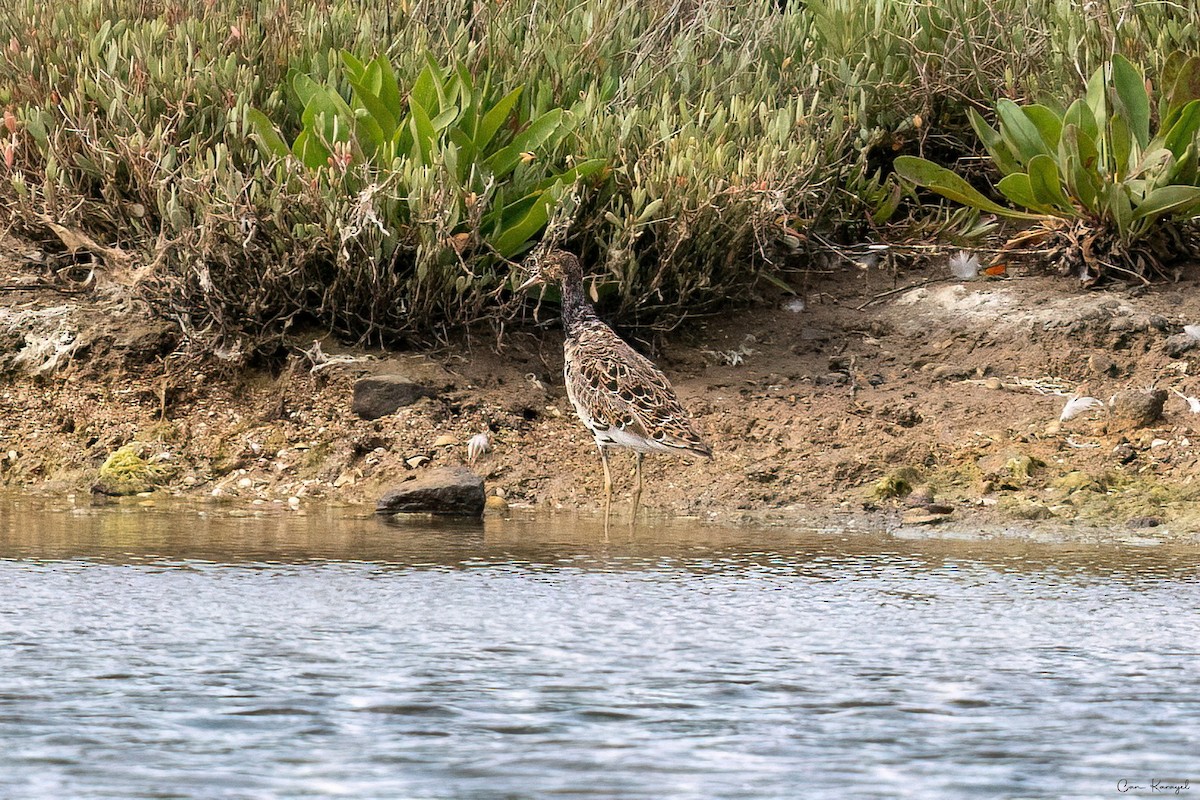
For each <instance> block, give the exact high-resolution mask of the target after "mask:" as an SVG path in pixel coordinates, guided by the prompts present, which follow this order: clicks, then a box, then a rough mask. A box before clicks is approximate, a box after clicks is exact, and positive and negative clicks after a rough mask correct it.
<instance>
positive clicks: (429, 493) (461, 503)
mask: <svg viewBox="0 0 1200 800" xmlns="http://www.w3.org/2000/svg"><path fill="white" fill-rule="evenodd" d="M485 502H486V500H485V498H484V493H483V478H481V477H479V476H478V475H476V474H475V473H474V472H471V470H469V469H466V468H464V467H441V468H439V469H434V470H430V471H429V472H428V473H426V474H425V475H422V476H421V477H419V478H412V479H409V480H407V481H405V482H404V483H401V484H400V485H399V486H396V487H394V488H392V489H390V490H388V491H387V493H385V494H384V495H383V497H381V498H379V502H378V503H376V504H375V513H377V514H404V513H408V514H442V515H446V516H458V517H478V516H481V515H482V514H483V505H484V503H485Z"/></svg>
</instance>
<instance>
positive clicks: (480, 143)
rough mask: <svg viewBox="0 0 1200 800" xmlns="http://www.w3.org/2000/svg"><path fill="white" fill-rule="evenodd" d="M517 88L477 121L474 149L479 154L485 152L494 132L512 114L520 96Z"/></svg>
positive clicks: (519, 87)
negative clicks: (476, 149)
mask: <svg viewBox="0 0 1200 800" xmlns="http://www.w3.org/2000/svg"><path fill="white" fill-rule="evenodd" d="M522 88H523V87H521V86H518V87H517V88H516V89H513V90H512V91H511V92H509V93H508V94H506V95H504V97H502V98H500V99H499V100H497V101H496V104H495V105H494V106H492V107H491V108H489V109H488V111H487V113H486V114H484V115H483V119H481V120H480V121H479V128H478V129H477V130H476V131H475V137H474V138H475V147H477V148H478V149H479V151H480V152H484V151H486V150H487V148H488V145H489V144H491V142H492V137H494V136H495V135H496V131H498V130H500V126H501V125H503V124H504V121H505V120H507V119H508V117H509V115H510V114H511V113H512V109H513V106H514V105H516V103H517V99H518V98H520V96H521V89H522Z"/></svg>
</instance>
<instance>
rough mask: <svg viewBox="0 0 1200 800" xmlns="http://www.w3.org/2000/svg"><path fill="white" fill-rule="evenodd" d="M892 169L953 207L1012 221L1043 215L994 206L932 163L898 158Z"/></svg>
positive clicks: (921, 159) (920, 159) (1038, 217)
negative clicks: (963, 206)
mask: <svg viewBox="0 0 1200 800" xmlns="http://www.w3.org/2000/svg"><path fill="white" fill-rule="evenodd" d="M892 166H893V168H894V169H895V170H896V174H897V175H899V176H900V177H901V178H904V179H905V180H907V181H910V182H912V183H915V184H917V185H918V186H924V187H925V188H927V189H931V190H932V191H934V192H937V193H938V194H940V195H941V196H942V197H945V198H948V199H950V200H953V201H955V202H956V203H962V204H963V205H967V206H971V207H972V208H978V209H979V210H980V211H987V212H989V213H991V214H998V215H1000V216H1003V217H1011V218H1013V219H1031V220H1037V219H1042V215H1039V214H1026V213H1024V212H1021V211H1014V210H1013V209H1011V208H1005V207H1004V206H1002V205H1000V204H998V203H993V202H992V201H991V200H988V199H987V198H986V197H984V196H983V195H982V194H980V193H979V192H978V191H977V190H976V189H975V187H973V186H971V184H969V183H967V182H966V181H965V180H963V179H962V178H960V177H959V176H958V175H956V174H954V173H953V172H951V171H950V170H948V169H946V168H945V167H941V166H938V165H937V164H934V163H933V162H932V161H926V160H925V159H923V158H918V157H916V156H898V157H897V158H896V159H895V160H894V161H893V162H892Z"/></svg>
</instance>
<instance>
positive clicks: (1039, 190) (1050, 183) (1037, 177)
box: [1029, 156, 1072, 214]
mask: <svg viewBox="0 0 1200 800" xmlns="http://www.w3.org/2000/svg"><path fill="white" fill-rule="evenodd" d="M1029 186H1030V189H1032V190H1033V196H1034V199H1036V200H1037V201H1038V203H1039V204H1040V205H1042V206H1051V207H1053V208H1056V209H1058V210H1059V211H1063V212H1067V213H1068V214H1069V212H1070V211H1071V210H1072V208H1071V201H1070V200H1068V199H1067V195H1066V194H1065V193H1064V192H1063V190H1062V182H1061V179H1060V177H1059V174H1058V165H1056V164H1055V163H1054V159H1053V158H1051V157H1050V156H1034V157H1033V158H1031V159H1030V160H1029Z"/></svg>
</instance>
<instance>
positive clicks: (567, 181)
mask: <svg viewBox="0 0 1200 800" xmlns="http://www.w3.org/2000/svg"><path fill="white" fill-rule="evenodd" d="M606 166H608V162H607V161H606V160H604V159H603V158H591V159H588V160H587V161H581V162H579V163H578V164H576V165H575V166H574V167H572V168H571V169H569V170H567V171H566V172H560V173H559V174H558V175H553V176H551V177H549V178H546V179H545V180H544V181H542V182H541V183H539V184H538V185H537V189H538V190H539V191H540V190H543V189H548V188H550V187H551V186H553V185H554V184H555V183H561V184H562V185H563V186H572V185H574V183H575V181H577V180H579V179H581V178H585V179H586V178H590V177H592V176H593V175H595V174H596V173H597V172H599V171H600V170H601V169H603V168H604V167H606Z"/></svg>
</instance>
